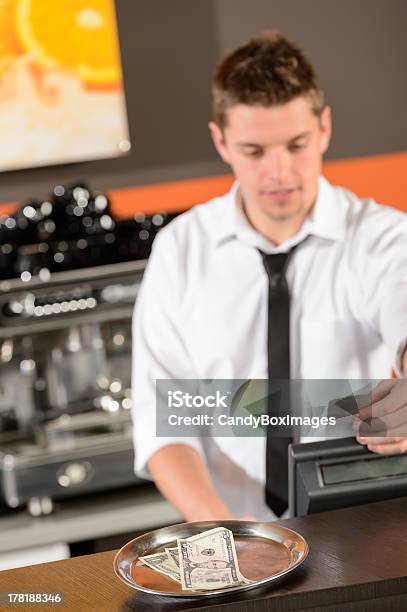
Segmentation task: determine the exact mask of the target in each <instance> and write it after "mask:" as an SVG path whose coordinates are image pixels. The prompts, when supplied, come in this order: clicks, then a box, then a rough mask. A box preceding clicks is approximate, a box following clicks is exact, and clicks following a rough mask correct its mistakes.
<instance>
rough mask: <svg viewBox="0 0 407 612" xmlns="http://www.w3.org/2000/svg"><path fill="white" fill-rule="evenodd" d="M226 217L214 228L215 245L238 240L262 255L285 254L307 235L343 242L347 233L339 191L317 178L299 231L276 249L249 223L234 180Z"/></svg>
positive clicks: (344, 212)
mask: <svg viewBox="0 0 407 612" xmlns="http://www.w3.org/2000/svg"><path fill="white" fill-rule="evenodd" d="M224 204H225V207H226V209H227V210H225V214H224V215H223V218H222V223H220V224H219V225H218V227H217V231H216V235H215V243H216V245H217V246H220V245H222V244H224V243H225V242H228V241H229V240H233V239H238V240H240V241H242V242H244V243H245V244H247V245H248V246H253V247H256V248H258V249H261V250H263V251H265V252H275V253H278V252H285V251H288V250H289V249H291V248H292V247H293V246H295V245H296V244H298V243H300V242H302V241H303V240H304V239H305V238H306V237H307V236H309V235H314V236H318V237H320V238H324V239H327V240H343V239H344V238H345V233H346V203H345V202H344V200H343V198H342V197H341V192H339V191H338V190H337V189H335V188H334V187H333V186H332V185H331V184H330V183H329V182H328V181H327V180H326V179H325V178H324V177H322V176H320V177H319V179H318V195H317V200H316V202H315V205H314V207H313V209H312V210H311V212H310V214H309V215H308V217H307V218H306V220H305V221H304V223H303V224H302V226H301V228H300V230H299V231H298V232H297V234H295V235H294V236H292V237H291V238H289V239H288V240H286V241H285V242H283V243H282V244H280V245H279V246H278V247H276V246H275V245H274V244H273V243H271V242H270V241H269V240H267V238H265V237H264V236H262V235H261V234H259V233H258V232H257V231H256V230H255V229H254V228H253V227H252V226H251V225H250V223H249V221H248V220H247V217H246V215H245V213H244V210H243V205H242V201H241V197H240V192H239V182H238V181H235V183H234V184H233V186H232V188H231V190H230V191H229V193H228V194H227V195H226V201H225V203H224Z"/></svg>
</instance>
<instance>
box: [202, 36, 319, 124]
mask: <svg viewBox="0 0 407 612" xmlns="http://www.w3.org/2000/svg"><path fill="white" fill-rule="evenodd" d="M212 94H213V113H214V120H215V121H216V123H217V124H218V125H219V127H221V128H224V127H225V126H226V124H227V121H226V111H227V109H228V108H231V107H232V106H235V105H236V104H248V105H258V106H276V105H280V104H285V103H287V102H290V101H291V100H293V99H294V98H297V97H299V96H305V97H307V98H308V99H309V101H310V105H311V109H312V111H313V112H314V113H315V115H317V116H320V114H321V111H322V109H323V107H324V98H323V93H322V91H321V90H320V88H319V85H318V82H317V77H316V74H315V71H314V68H313V67H312V65H311V63H310V62H309V60H308V59H307V58H306V57H305V55H304V54H303V53H302V51H301V49H300V48H299V47H297V46H296V45H295V44H294V43H292V42H290V41H289V40H287V39H286V38H284V37H283V36H281V34H280V33H279V32H276V31H273V32H266V33H264V34H262V35H260V36H258V37H256V38H253V39H251V40H249V42H247V43H246V44H244V45H243V46H241V47H239V48H238V49H236V50H235V51H232V52H231V53H229V54H228V55H226V56H225V57H224V58H223V59H222V60H221V61H220V62H219V64H218V65H217V67H216V69H215V72H214V76H213V82H212Z"/></svg>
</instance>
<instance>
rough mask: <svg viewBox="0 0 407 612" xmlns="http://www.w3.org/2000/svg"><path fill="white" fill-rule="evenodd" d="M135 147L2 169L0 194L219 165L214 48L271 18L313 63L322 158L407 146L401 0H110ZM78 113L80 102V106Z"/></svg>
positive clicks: (219, 168) (196, 171)
mask: <svg viewBox="0 0 407 612" xmlns="http://www.w3.org/2000/svg"><path fill="white" fill-rule="evenodd" d="M116 6H117V13H118V25H119V33H120V45H121V52H122V61H123V69H124V78H125V88H126V99H127V108H128V115H129V123H130V132H131V142H132V150H131V153H130V154H129V155H127V156H124V157H121V158H116V159H111V160H100V161H94V162H81V163H78V164H69V165H63V166H61V165H59V166H53V167H46V168H36V169H33V170H19V171H15V172H4V173H0V202H12V201H17V200H20V199H22V198H25V197H28V196H38V197H43V196H45V195H46V193H47V192H48V191H49V189H50V187H51V186H52V185H54V184H56V183H61V182H62V183H63V182H67V181H72V180H76V179H80V178H84V179H87V180H88V181H89V182H90V184H91V186H92V187H94V188H99V189H113V188H120V187H129V186H136V185H142V184H149V183H159V182H164V181H173V180H179V179H185V178H193V177H200V176H208V175H214V174H223V173H225V172H227V168H226V167H225V166H224V165H223V164H222V163H221V162H220V161H219V160H218V159H217V157H216V154H215V151H214V149H213V147H212V144H211V141H210V139H209V134H208V129H207V123H208V121H209V120H210V118H211V101H210V81H211V73H212V70H213V67H214V65H215V63H216V61H217V59H218V58H219V57H220V56H221V55H222V54H223V53H225V52H226V51H228V50H230V49H232V48H233V47H235V46H236V45H238V44H240V43H241V42H243V41H244V40H246V39H247V38H248V37H250V36H252V35H255V34H257V33H258V32H260V31H262V30H266V29H271V28H278V29H279V30H280V31H281V32H282V33H284V34H285V35H287V36H288V37H290V38H292V39H293V40H294V41H295V42H297V43H298V44H299V45H300V46H302V47H303V49H304V50H305V52H306V53H307V55H308V56H309V57H310V59H311V60H312V61H313V62H314V64H315V67H316V69H317V72H318V74H319V77H320V82H321V85H322V87H323V89H324V91H325V94H326V98H327V101H328V103H329V104H331V105H332V107H333V117H334V138H333V141H332V145H331V148H330V150H329V152H328V154H327V156H326V157H327V159H342V158H350V157H359V156H369V155H380V154H385V153H390V152H397V151H404V150H405V149H406V140H407V127H406V121H405V108H406V105H407V80H406V73H407V37H406V36H405V27H406V23H407V2H406V1H405V0H341V2H334V1H332V0H331V1H327V0H171V1H166V0H137V1H135V0H116ZM78 112H79V111H78Z"/></svg>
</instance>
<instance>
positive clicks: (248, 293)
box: [133, 34, 407, 520]
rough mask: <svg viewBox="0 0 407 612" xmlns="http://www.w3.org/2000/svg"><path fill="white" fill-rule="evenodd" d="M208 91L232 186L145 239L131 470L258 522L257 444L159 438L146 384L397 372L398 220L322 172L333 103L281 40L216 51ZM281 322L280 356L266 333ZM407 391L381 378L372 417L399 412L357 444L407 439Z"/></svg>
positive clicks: (404, 318) (401, 276)
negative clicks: (148, 251) (274, 268)
mask: <svg viewBox="0 0 407 612" xmlns="http://www.w3.org/2000/svg"><path fill="white" fill-rule="evenodd" d="M213 98H214V120H213V121H212V122H211V123H210V124H209V128H210V131H211V135H212V139H213V142H214V144H215V147H216V149H217V151H218V153H219V154H220V156H221V157H222V159H223V160H224V161H225V162H226V163H228V164H229V165H230V167H231V168H232V170H233V173H234V175H235V177H236V179H237V181H236V183H235V185H234V187H233V188H232V190H231V192H230V193H229V194H227V195H225V196H223V197H220V198H216V199H214V200H212V201H211V202H209V203H207V204H205V205H201V206H197V207H195V208H193V209H192V210H190V211H188V212H187V213H185V214H183V215H182V216H180V217H179V218H178V219H177V220H175V221H174V222H173V223H172V224H170V225H169V226H168V227H167V228H165V229H164V230H163V231H162V232H161V233H160V234H159V236H158V238H157V239H156V241H155V243H154V248H153V253H152V255H151V258H150V260H149V263H148V267H147V270H146V273H145V277H144V280H143V285H142V289H141V292H140V295H139V297H138V299H137V304H136V310H135V318H134V333H133V337H134V380H133V385H134V439H135V452H136V469H137V471H138V473H139V474H141V475H143V476H144V477H149V478H153V479H154V480H155V482H156V484H157V486H158V487H159V488H160V489H161V491H162V492H163V494H164V495H165V496H166V497H167V498H168V499H169V500H170V501H171V502H172V503H173V504H174V505H175V506H176V507H177V508H178V509H179V510H180V512H181V513H182V514H183V516H184V517H185V518H186V520H209V519H224V518H229V517H231V516H236V517H242V516H254V517H256V518H258V519H264V520H267V519H272V518H274V517H275V514H274V512H273V511H272V510H271V508H270V507H269V506H268V505H267V504H266V503H265V501H264V485H265V480H266V440H265V439H264V438H257V437H256V438H238V439H236V438H227V437H224V438H216V439H206V438H205V439H197V438H183V437H179V438H177V437H175V436H174V437H173V438H157V437H156V435H155V434H156V432H155V380H156V379H159V378H175V379H189V378H191V379H252V378H253V379H255V378H259V379H267V378H272V377H273V376H275V377H276V378H278V377H283V376H281V371H284V368H283V370H281V367H280V366H281V363H282V362H283V361H284V359H285V360H286V361H287V367H288V368H289V372H288V371H287V368H286V370H285V371H287V375H286V376H287V377H291V378H303V379H305V378H346V379H348V378H349V379H352V378H358V379H376V378H389V377H390V372H391V368H392V367H393V368H394V369H395V370H396V371H397V372H398V373H399V374H400V375H401V374H402V372H403V371H404V372H406V371H407V354H406V351H405V348H406V339H407V308H406V303H407V275H406V270H407V216H406V215H404V214H402V213H400V212H397V211H395V210H393V209H391V208H388V207H383V206H380V205H377V204H376V203H374V202H372V201H364V202H362V201H361V200H359V199H358V198H357V197H356V196H355V195H354V194H352V193H350V192H347V191H345V190H343V189H340V188H334V187H333V186H331V185H330V184H329V183H328V182H327V181H326V180H325V179H323V178H322V177H321V176H320V174H321V164H322V156H323V154H324V153H325V151H326V150H327V148H328V145H329V140H330V136H331V112H330V108H329V107H328V106H325V105H324V102H323V96H322V93H321V91H320V89H319V87H318V84H317V81H316V77H315V74H314V70H313V68H312V66H311V65H310V63H309V62H308V60H307V59H306V58H305V57H304V55H303V53H302V52H301V51H300V50H299V49H298V48H297V47H296V46H295V45H293V44H292V43H291V42H289V41H288V40H286V39H285V38H283V37H282V36H280V35H278V34H271V35H265V36H262V37H260V38H257V39H254V40H252V41H250V42H249V43H247V44H246V45H244V46H242V47H241V48H239V49H237V50H236V51H234V52H232V53H231V54H229V55H228V56H227V57H225V58H224V59H223V60H222V61H221V62H220V64H219V65H218V67H217V69H216V72H215V75H214V81H213ZM272 256H274V260H275V261H277V260H284V261H285V263H284V269H283V268H282V269H281V270H283V271H282V272H281V271H280V272H281V274H280V276H279V279H280V281H281V278H282V277H283V278H284V280H283V281H282V284H281V287H283V285H284V284H285V285H284V286H286V289H287V291H286V294H284V292H283V293H282V294H280V296H279V297H278V299H277V301H275V302H274V303H273V301H272V300H271V301H270V295H272V294H271V292H272V282H273V274H271V275H270V274H269V270H268V268H267V265H266V260H267V258H268V257H269V259H270V258H271V259H272V258H273V257H272ZM280 281H279V282H280ZM283 289H284V287H283ZM288 299H289V302H288ZM283 302H285V303H286V310H287V312H286V313H284V312H281V305H282V303H283ZM273 312H274V313H275V317H274V319H273V316H271V314H270V313H273ZM288 316H289V319H288ZM281 321H282V322H283V323H281V324H280V322H281ZM276 322H277V325H274V328H273V324H275V323H276ZM284 326H286V327H287V326H288V328H287V333H286V334H285V338H284V333H283V334H281V336H282V340H281V347H282V348H281V359H279V355H280V354H279V353H277V355H274V356H273V354H272V352H271V351H270V342H269V340H268V335H269V339H270V330H272V332H273V333H274V334H275V336H276V337H277V336H278V335H279V333H280V331H281V330H279V327H280V328H281V329H282V328H284ZM268 330H269V334H268ZM288 332H289V342H288ZM287 343H288V344H287ZM283 355H284V358H283ZM272 360H274V361H275V364H276V365H277V369H276V370H272V367H271V361H272ZM279 368H280V369H279ZM273 371H276V372H280V374H277V375H276V374H273V373H272V372H273ZM403 383H404V381H401V383H400V384H403ZM400 389H401V390H400ZM396 392H397V393H396ZM406 397H407V391H406V389H405V387H404V389H403V388H400V387H398V388H397V389H396V391H395V390H394V383H391V382H388V383H383V385H382V386H381V387H379V388H378V391H377V393H376V396H375V398H374V400H379V402H378V408H377V410H378V411H376V415H378V414H383V412H384V413H386V415H387V413H388V412H390V413H391V415H394V414H396V415H397V418H395V419H394V417H393V416H391V415H390V416H389V415H387V416H386V417H385V418H389V419H390V420H388V422H387V429H388V435H387V436H385V437H383V438H374V437H372V438H369V439H367V440H363V439H360V440H359V441H360V442H361V443H367V444H368V445H369V448H370V449H371V450H373V451H375V452H378V453H400V452H404V451H405V450H407V438H406V437H405V436H403V435H402V434H403V433H404V432H403V424H404V422H405V421H407V417H405V416H404V415H405V413H406V412H407V411H406V409H404V410H403V406H404V405H405V403H406V400H405V398H406ZM389 407H390V408H389ZM391 419H393V420H391ZM404 430H405V428H404ZM390 433H392V435H390ZM274 442H275V441H273V440H272V443H271V446H273V444H274ZM281 466H282V467H280V472H281V471H284V469H285V468H284V466H283V463H282V464H281ZM269 505H270V504H269Z"/></svg>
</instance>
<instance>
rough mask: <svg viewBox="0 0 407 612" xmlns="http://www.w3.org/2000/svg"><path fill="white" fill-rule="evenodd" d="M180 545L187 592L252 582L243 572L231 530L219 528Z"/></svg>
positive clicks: (179, 549) (180, 560) (183, 580)
mask: <svg viewBox="0 0 407 612" xmlns="http://www.w3.org/2000/svg"><path fill="white" fill-rule="evenodd" d="M177 543H178V554H179V563H180V575H181V584H182V588H183V589H186V590H194V591H195V590H213V589H223V588H230V587H234V586H238V585H240V584H242V583H249V582H250V581H249V580H247V579H246V578H244V577H243V576H242V574H241V573H240V570H239V564H238V561H237V555H236V548H235V544H234V540H233V533H232V532H231V531H230V530H229V529H226V528H225V527H216V528H214V529H210V530H208V531H204V532H202V533H199V534H197V535H195V536H192V537H190V538H182V539H179V540H178V541H177Z"/></svg>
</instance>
